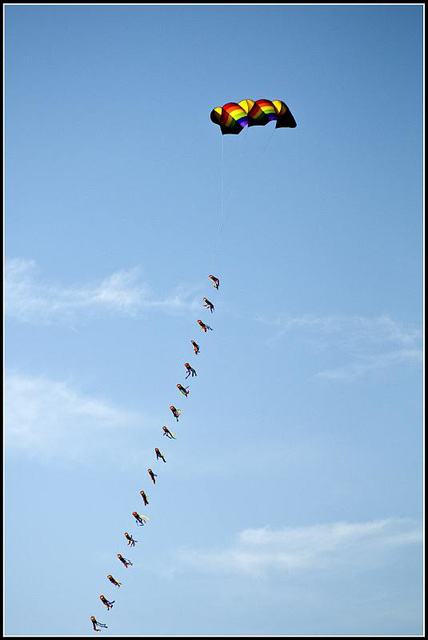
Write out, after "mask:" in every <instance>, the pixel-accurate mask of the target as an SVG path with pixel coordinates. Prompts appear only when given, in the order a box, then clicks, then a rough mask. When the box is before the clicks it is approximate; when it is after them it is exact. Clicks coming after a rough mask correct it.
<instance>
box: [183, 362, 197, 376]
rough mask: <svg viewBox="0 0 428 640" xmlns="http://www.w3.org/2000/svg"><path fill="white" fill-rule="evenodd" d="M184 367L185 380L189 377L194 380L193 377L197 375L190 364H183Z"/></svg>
mask: <svg viewBox="0 0 428 640" xmlns="http://www.w3.org/2000/svg"><path fill="white" fill-rule="evenodd" d="M184 366H185V367H186V371H187V373H186V380H187V378H188V377H189V376H190V375H191V376H192V378H194V377H195V376H197V375H198V374H197V373H196V371H195V370H194V368H193V367H191V366H190V364H189V363H188V362H185V363H184Z"/></svg>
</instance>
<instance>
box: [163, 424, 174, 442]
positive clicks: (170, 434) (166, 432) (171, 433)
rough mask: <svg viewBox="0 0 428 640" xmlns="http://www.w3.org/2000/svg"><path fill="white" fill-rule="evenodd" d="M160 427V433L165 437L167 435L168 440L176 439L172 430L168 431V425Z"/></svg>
mask: <svg viewBox="0 0 428 640" xmlns="http://www.w3.org/2000/svg"><path fill="white" fill-rule="evenodd" d="M162 429H163V434H162V435H163V436H166V437H167V438H169V439H170V440H175V439H176V438H175V437H174V436H175V433H173V432H172V431H170V430H169V429H168V427H162Z"/></svg>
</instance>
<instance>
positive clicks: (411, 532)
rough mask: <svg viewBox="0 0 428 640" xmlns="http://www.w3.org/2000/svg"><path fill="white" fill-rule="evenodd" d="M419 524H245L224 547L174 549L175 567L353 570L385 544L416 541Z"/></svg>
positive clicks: (255, 573) (259, 571)
mask: <svg viewBox="0 0 428 640" xmlns="http://www.w3.org/2000/svg"><path fill="white" fill-rule="evenodd" d="M421 541H422V531H421V528H420V525H419V524H418V523H416V522H414V521H412V520H407V519H402V518H386V519H382V520H373V521H369V522H356V523H352V522H351V523H349V522H334V523H330V524H319V525H312V526H306V527H285V528H283V529H279V530H272V529H270V528H269V527H261V528H259V529H246V530H244V531H241V532H240V533H239V534H238V535H237V538H236V543H235V544H234V545H233V546H232V547H231V548H229V549H223V550H218V549H217V550H216V549H211V550H209V551H198V550H184V549H182V550H181V551H179V558H178V566H177V567H176V571H177V570H179V567H180V566H181V567H182V568H185V567H192V568H193V569H197V570H199V571H203V572H208V573H210V572H215V573H238V574H245V575H247V576H251V577H260V576H262V575H266V574H268V573H270V572H273V571H275V572H278V571H279V572H286V573H290V572H293V573H295V572H301V571H312V570H327V569H330V568H332V567H334V566H337V565H346V566H347V567H349V568H354V569H355V570H359V568H360V566H362V564H364V565H365V566H366V567H370V566H372V565H376V564H377V563H378V562H382V561H383V559H385V554H387V553H388V551H389V550H390V549H396V548H397V547H401V546H407V545H411V544H420V543H421Z"/></svg>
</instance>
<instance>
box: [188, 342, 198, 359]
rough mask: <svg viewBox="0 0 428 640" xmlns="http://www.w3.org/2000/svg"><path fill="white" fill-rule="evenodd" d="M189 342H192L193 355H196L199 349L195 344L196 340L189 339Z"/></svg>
mask: <svg viewBox="0 0 428 640" xmlns="http://www.w3.org/2000/svg"><path fill="white" fill-rule="evenodd" d="M190 342H191V343H192V344H193V351H194V352H195V356H197V355H198V353H199V351H200V349H199V345H198V344H196V342H195V341H194V340H191V341H190Z"/></svg>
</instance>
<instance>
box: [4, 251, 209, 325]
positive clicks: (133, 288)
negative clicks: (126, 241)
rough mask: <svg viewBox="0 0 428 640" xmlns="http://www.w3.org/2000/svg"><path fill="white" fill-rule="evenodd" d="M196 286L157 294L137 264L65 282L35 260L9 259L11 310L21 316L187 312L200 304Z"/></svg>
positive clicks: (50, 318) (55, 318) (46, 318)
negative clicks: (46, 276)
mask: <svg viewBox="0 0 428 640" xmlns="http://www.w3.org/2000/svg"><path fill="white" fill-rule="evenodd" d="M196 291H197V288H196V287H189V286H185V285H179V286H178V287H177V288H176V291H175V292H173V293H171V294H170V295H168V296H167V297H166V298H163V299H162V298H161V299H157V298H156V297H155V296H154V295H153V293H152V292H151V289H150V287H149V286H148V285H147V284H145V283H143V282H141V275H140V269H139V268H138V267H135V268H133V269H128V270H122V271H117V272H115V273H113V274H112V275H110V276H109V277H107V278H105V279H104V280H102V281H101V282H99V283H98V284H97V283H95V284H91V285H90V284H84V285H81V286H76V287H64V288H61V287H60V286H58V285H53V284H50V283H48V282H45V281H43V280H42V279H41V278H40V277H39V276H38V273H37V268H36V264H35V262H34V261H33V260H25V259H21V258H15V259H10V260H8V261H7V262H6V314H7V315H8V316H9V317H11V318H14V319H16V320H19V321H21V322H29V323H39V324H51V323H54V322H59V321H71V320H76V318H77V317H81V315H82V311H86V313H87V314H100V313H105V312H106V311H107V312H110V313H112V314H113V313H115V314H120V315H124V316H130V317H136V316H138V315H139V314H141V313H142V312H143V311H147V310H160V311H163V312H165V313H172V314H177V313H185V312H189V311H193V310H195V309H197V308H198V301H197V299H196V298H195V292H196ZM192 296H193V298H192Z"/></svg>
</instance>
